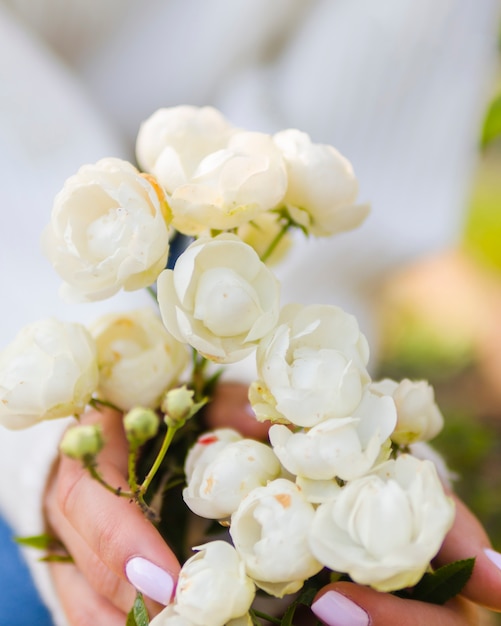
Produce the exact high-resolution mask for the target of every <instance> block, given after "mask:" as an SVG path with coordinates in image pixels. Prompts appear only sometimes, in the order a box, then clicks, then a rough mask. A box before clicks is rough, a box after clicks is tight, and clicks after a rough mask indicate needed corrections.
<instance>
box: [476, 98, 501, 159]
mask: <svg viewBox="0 0 501 626" xmlns="http://www.w3.org/2000/svg"><path fill="white" fill-rule="evenodd" d="M499 137H501V95H499V96H497V97H496V98H494V100H493V101H492V102H491V103H490V105H489V108H488V110H487V114H486V116H485V119H484V124H483V127H482V136H481V140H480V143H481V146H482V148H485V147H486V146H488V145H490V144H491V143H492V142H493V141H495V140H497V139H499Z"/></svg>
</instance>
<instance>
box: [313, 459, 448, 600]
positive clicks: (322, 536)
mask: <svg viewBox="0 0 501 626" xmlns="http://www.w3.org/2000/svg"><path fill="white" fill-rule="evenodd" d="M453 520H454V504H453V501H452V499H451V498H449V497H448V496H446V495H445V493H444V490H443V487H442V485H441V483H440V480H439V478H438V476H437V472H436V469H435V466H434V465H433V463H432V462H431V461H419V460H418V459H416V458H415V457H412V456H410V455H402V456H400V457H398V458H397V460H391V461H387V462H386V463H383V464H382V465H381V466H379V468H378V469H377V471H375V472H374V473H373V474H369V475H367V476H364V477H362V478H358V479H356V480H354V481H353V482H349V483H348V484H347V485H345V486H344V487H343V488H342V489H340V490H339V492H338V494H337V496H335V497H333V498H332V500H329V501H328V502H325V503H324V504H321V505H320V506H319V507H318V509H317V510H316V513H315V517H314V520H313V523H312V525H311V529H310V533H309V540H310V545H311V549H312V551H313V554H314V555H315V556H316V557H317V558H318V559H319V560H320V561H321V562H322V563H323V564H324V565H326V566H327V567H329V568H330V569H332V570H335V571H337V572H345V573H347V574H349V575H350V577H351V578H352V579H353V580H354V581H355V582H357V583H360V584H363V585H370V586H372V587H374V588H375V589H378V590H379V591H394V590H396V589H402V588H405V587H410V586H412V585H414V584H416V583H417V582H418V581H419V580H420V578H421V577H422V575H423V574H424V572H425V571H426V569H427V567H428V565H429V563H430V561H431V559H433V558H434V556H435V555H436V554H437V552H438V550H439V549H440V546H441V545H442V542H443V540H444V538H445V535H446V534H447V532H448V530H449V529H450V527H451V526H452V523H453Z"/></svg>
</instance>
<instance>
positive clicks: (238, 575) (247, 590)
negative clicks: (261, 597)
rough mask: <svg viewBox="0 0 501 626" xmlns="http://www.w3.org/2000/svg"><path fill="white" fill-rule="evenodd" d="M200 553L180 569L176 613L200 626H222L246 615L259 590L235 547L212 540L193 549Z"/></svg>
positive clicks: (175, 605)
mask: <svg viewBox="0 0 501 626" xmlns="http://www.w3.org/2000/svg"><path fill="white" fill-rule="evenodd" d="M194 550H197V551H198V552H197V554H195V555H194V556H192V557H191V558H189V559H188V560H187V561H186V563H185V564H184V565H183V567H182V568H181V571H180V573H179V579H178V582H177V587H176V597H175V604H174V610H175V611H176V613H178V614H179V615H181V616H182V617H185V618H187V619H189V620H191V622H193V624H196V625H197V626H223V625H224V624H226V623H227V622H228V621H229V620H231V619H232V618H236V617H241V616H244V615H245V614H246V613H247V612H248V610H249V608H250V606H251V604H252V602H253V600H254V596H255V593H256V589H255V586H254V583H253V582H252V580H251V579H250V578H249V577H248V576H247V574H246V573H245V566H244V563H243V561H242V560H241V559H240V557H239V556H238V554H237V552H236V551H235V548H233V546H232V545H231V544H229V543H227V542H225V541H212V542H210V543H206V544H205V545H203V546H198V547H196V548H194Z"/></svg>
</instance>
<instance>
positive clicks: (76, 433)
mask: <svg viewBox="0 0 501 626" xmlns="http://www.w3.org/2000/svg"><path fill="white" fill-rule="evenodd" d="M103 446H104V439H103V433H102V429H101V426H99V425H98V424H89V425H83V426H75V427H74V428H70V429H69V430H67V431H66V433H65V435H64V437H63V439H62V441H61V443H60V444H59V449H60V450H61V452H62V453H63V454H65V455H66V456H69V457H70V458H72V459H81V460H83V461H84V460H86V459H90V458H91V457H93V456H96V454H97V453H98V452H100V450H101V449H102V448H103Z"/></svg>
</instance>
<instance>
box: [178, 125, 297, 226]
mask: <svg viewBox="0 0 501 626" xmlns="http://www.w3.org/2000/svg"><path fill="white" fill-rule="evenodd" d="M286 187H287V175H286V172H285V166H284V162H283V159H282V156H281V154H280V151H279V150H278V149H277V147H276V146H275V144H274V143H273V141H272V139H271V137H270V136H268V135H265V134H263V133H255V132H254V133H253V132H243V131H240V132H236V133H234V134H233V135H231V137H230V139H229V141H228V145H227V147H226V148H225V149H223V150H218V151H217V152H214V153H212V154H210V155H208V156H206V157H205V158H204V159H203V160H202V161H201V162H200V164H199V166H198V167H197V169H196V171H195V172H194V173H193V175H192V177H191V178H190V180H189V181H188V182H187V183H186V184H184V185H180V186H178V187H176V188H175V189H174V190H173V191H172V192H171V195H170V205H171V207H172V212H173V222H172V224H173V226H174V227H175V228H176V229H178V230H179V231H181V232H182V233H185V234H187V235H200V234H201V233H204V232H207V231H208V230H210V229H215V230H230V229H233V228H238V227H239V226H241V225H242V224H244V223H245V222H248V221H250V220H252V219H254V218H255V217H256V216H258V215H259V214H260V213H262V212H264V211H268V210H269V209H273V208H274V207H275V206H277V205H278V204H279V203H280V202H281V201H282V199H283V197H284V194H285V189H286Z"/></svg>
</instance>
